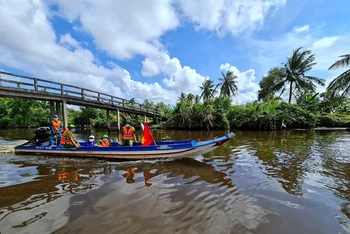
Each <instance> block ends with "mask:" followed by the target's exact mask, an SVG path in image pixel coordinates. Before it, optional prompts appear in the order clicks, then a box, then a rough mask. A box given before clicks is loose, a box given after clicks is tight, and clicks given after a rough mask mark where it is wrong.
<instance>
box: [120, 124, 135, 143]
mask: <svg viewBox="0 0 350 234" xmlns="http://www.w3.org/2000/svg"><path fill="white" fill-rule="evenodd" d="M134 131H135V128H134V127H133V126H130V128H129V129H128V128H127V127H126V126H124V127H123V136H122V138H123V140H132V139H134V134H133V133H134Z"/></svg>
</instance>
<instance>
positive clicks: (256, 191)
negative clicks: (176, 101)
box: [0, 130, 350, 234]
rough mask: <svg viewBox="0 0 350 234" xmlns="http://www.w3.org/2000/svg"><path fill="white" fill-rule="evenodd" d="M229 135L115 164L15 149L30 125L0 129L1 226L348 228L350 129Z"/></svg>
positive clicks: (166, 134)
mask: <svg viewBox="0 0 350 234" xmlns="http://www.w3.org/2000/svg"><path fill="white" fill-rule="evenodd" d="M226 133H227V132H224V131H210V132H207V131H198V132H195V131H168V130H158V131H154V135H155V137H156V139H157V140H161V139H163V140H172V139H174V140H175V139H196V140H205V139H208V138H212V137H215V136H221V135H224V134H226ZM89 134H90V133H89V132H81V133H78V134H77V136H78V138H80V139H86V138H87V136H88V135H89ZM94 134H96V136H97V137H100V136H101V135H102V134H104V132H96V133H94ZM235 134H236V136H235V137H234V139H232V140H230V141H229V142H227V143H226V144H225V145H223V146H221V147H220V148H218V149H217V150H215V151H213V152H210V153H208V154H206V155H199V156H197V157H195V158H193V159H183V160H163V161H162V160H154V161H153V160H147V161H135V162H121V161H113V160H100V159H74V158H58V157H47V156H18V155H14V154H13V152H12V148H13V146H14V145H16V144H20V143H22V142H23V141H24V140H25V139H29V138H31V137H32V136H33V130H17V131H13V130H12V131H0V152H3V153H0V233H1V234H4V233H16V234H17V233H36V234H37V233H103V234H105V233H128V234H132V233H201V234H202V233H203V234H204V233H215V234H216V233H232V234H235V233H286V234H289V233H298V234H301V233H318V234H319V233H325V234H329V233H350V144H349V143H350V132H346V131H320V132H316V131H283V132H248V131H242V132H241V131H238V132H235ZM110 137H111V138H115V137H116V134H111V136H110ZM4 152H5V153H4Z"/></svg>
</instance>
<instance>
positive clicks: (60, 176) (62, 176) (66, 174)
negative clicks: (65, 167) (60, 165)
mask: <svg viewBox="0 0 350 234" xmlns="http://www.w3.org/2000/svg"><path fill="white" fill-rule="evenodd" d="M67 178H69V172H68V171H61V172H59V173H58V180H59V181H61V180H63V179H67Z"/></svg>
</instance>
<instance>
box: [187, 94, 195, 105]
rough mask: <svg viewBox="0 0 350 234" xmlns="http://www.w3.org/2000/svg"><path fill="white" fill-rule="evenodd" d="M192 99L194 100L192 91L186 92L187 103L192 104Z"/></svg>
mask: <svg viewBox="0 0 350 234" xmlns="http://www.w3.org/2000/svg"><path fill="white" fill-rule="evenodd" d="M193 100H194V95H193V93H189V94H187V102H188V104H189V105H192V104H193Z"/></svg>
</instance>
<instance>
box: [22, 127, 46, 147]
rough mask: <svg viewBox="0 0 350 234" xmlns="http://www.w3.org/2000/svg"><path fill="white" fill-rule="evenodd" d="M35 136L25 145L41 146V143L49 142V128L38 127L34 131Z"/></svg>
mask: <svg viewBox="0 0 350 234" xmlns="http://www.w3.org/2000/svg"><path fill="white" fill-rule="evenodd" d="M34 133H35V136H34V137H33V139H31V140H30V141H28V142H27V143H26V145H28V144H33V145H37V146H39V145H41V144H42V143H43V142H45V141H48V140H50V135H51V130H50V127H39V128H37V129H35V130H34Z"/></svg>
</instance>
